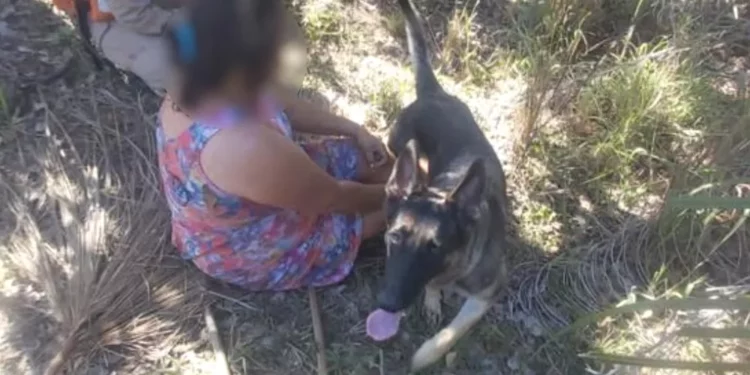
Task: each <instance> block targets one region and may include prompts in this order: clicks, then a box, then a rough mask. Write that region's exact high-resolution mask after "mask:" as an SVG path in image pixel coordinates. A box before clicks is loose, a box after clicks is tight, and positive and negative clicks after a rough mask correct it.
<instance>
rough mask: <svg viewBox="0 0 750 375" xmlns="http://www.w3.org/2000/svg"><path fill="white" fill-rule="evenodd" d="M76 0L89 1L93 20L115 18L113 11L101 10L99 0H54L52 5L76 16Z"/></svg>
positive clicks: (90, 17)
mask: <svg viewBox="0 0 750 375" xmlns="http://www.w3.org/2000/svg"><path fill="white" fill-rule="evenodd" d="M76 1H81V2H84V3H88V9H89V19H90V20H91V21H93V22H107V21H112V20H114V19H115V16H114V15H113V14H112V13H109V12H102V11H101V10H99V1H98V0H52V5H54V6H55V7H56V8H58V9H60V10H62V11H63V12H65V13H67V14H68V15H70V16H74V15H75V13H76V6H75V3H76Z"/></svg>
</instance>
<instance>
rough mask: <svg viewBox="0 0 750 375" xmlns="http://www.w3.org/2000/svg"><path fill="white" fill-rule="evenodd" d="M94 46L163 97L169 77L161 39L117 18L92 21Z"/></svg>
mask: <svg viewBox="0 0 750 375" xmlns="http://www.w3.org/2000/svg"><path fill="white" fill-rule="evenodd" d="M91 36H92V39H93V40H92V43H93V45H94V46H95V47H96V48H97V49H98V50H99V51H100V52H101V53H102V54H103V55H104V57H106V58H107V60H109V61H111V62H112V63H113V64H115V66H117V67H118V68H120V69H122V70H126V71H129V72H132V73H133V74H135V75H136V76H138V77H139V78H141V79H142V80H143V81H144V82H145V83H146V84H147V85H148V86H149V87H150V88H151V89H152V90H153V91H154V92H155V93H157V94H158V95H160V96H163V95H164V93H165V91H166V89H167V87H169V81H170V79H171V69H170V63H169V59H168V55H167V49H166V46H165V45H164V40H163V39H162V38H161V37H159V36H148V35H142V34H138V33H136V32H134V31H132V30H130V29H128V28H126V27H124V26H122V25H120V24H118V23H117V21H113V22H109V23H101V22H94V23H92V24H91Z"/></svg>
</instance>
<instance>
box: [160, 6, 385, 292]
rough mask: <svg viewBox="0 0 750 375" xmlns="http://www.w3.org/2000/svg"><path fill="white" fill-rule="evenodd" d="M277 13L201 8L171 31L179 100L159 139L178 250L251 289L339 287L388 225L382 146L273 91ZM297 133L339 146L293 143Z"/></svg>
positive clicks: (274, 9)
mask: <svg viewBox="0 0 750 375" xmlns="http://www.w3.org/2000/svg"><path fill="white" fill-rule="evenodd" d="M282 4H283V2H281V1H277V0H224V1H213V0H197V1H194V2H192V3H191V6H190V8H188V9H187V13H186V16H185V17H184V19H183V20H181V21H178V22H177V23H176V24H175V25H174V26H172V27H171V28H170V29H169V30H168V32H167V34H168V35H167V39H168V42H169V43H168V45H169V49H170V52H171V54H172V56H173V61H174V65H175V68H176V71H177V77H176V80H175V82H177V84H176V87H175V89H174V90H170V92H174V93H177V94H176V95H175V97H172V98H170V97H167V98H166V99H165V101H164V103H163V105H162V108H161V110H160V121H161V124H160V126H159V129H158V136H157V139H158V147H159V165H160V171H161V177H162V179H163V184H164V190H165V193H166V196H167V200H168V203H169V206H170V208H171V212H172V229H173V233H172V237H173V242H174V244H175V245H176V247H177V248H178V249H179V251H180V253H181V254H182V256H183V257H184V258H185V259H190V260H192V261H193V262H194V263H195V264H196V266H197V267H198V268H200V269H201V270H202V271H203V272H205V273H207V274H208V275H210V276H212V277H214V278H216V279H219V280H222V281H225V282H228V283H231V284H235V285H238V286H241V287H244V288H246V289H249V290H289V289H295V288H299V287H303V286H323V285H329V284H332V283H337V282H339V281H341V280H342V279H343V278H344V277H346V276H347V275H348V274H349V272H350V271H351V270H352V266H353V262H354V259H355V257H356V256H357V252H358V248H359V245H360V243H361V242H362V240H363V239H367V238H369V237H373V236H375V235H377V234H378V233H380V232H381V231H382V230H383V229H384V225H385V217H384V213H383V211H382V203H383V200H384V186H383V183H384V182H385V180H386V179H387V177H388V174H389V171H390V166H391V164H392V163H391V161H390V160H388V159H387V154H386V153H385V148H384V147H383V144H382V143H381V142H380V141H379V140H378V139H377V138H376V137H374V136H373V135H371V134H370V133H368V132H367V130H365V129H364V128H363V127H360V126H358V125H357V124H355V123H353V122H351V121H349V120H346V119H344V118H341V117H337V116H335V115H333V114H330V113H328V112H325V111H322V110H319V109H316V107H315V106H313V105H312V104H309V103H306V102H303V101H301V100H300V99H297V98H296V96H291V95H290V96H286V95H282V94H279V90H274V89H273V84H272V83H271V82H272V80H271V79H270V77H272V76H274V69H275V68H276V66H277V65H276V63H277V58H278V57H277V56H278V49H279V38H278V37H277V36H278V35H279V31H280V28H281V27H282V17H283V11H284V9H283V5H282ZM173 101H174V102H173ZM177 108H179V110H178V109H177ZM295 132H306V133H317V134H325V135H337V136H342V137H338V138H328V139H324V140H321V141H309V142H297V141H295V140H294V133H295Z"/></svg>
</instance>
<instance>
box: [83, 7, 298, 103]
mask: <svg viewBox="0 0 750 375" xmlns="http://www.w3.org/2000/svg"><path fill="white" fill-rule="evenodd" d="M287 20H288V21H289V22H288V27H287V28H286V29H285V30H286V34H287V35H286V36H285V38H284V39H285V41H286V43H285V45H284V47H283V48H282V56H281V59H280V64H281V66H280V67H279V70H278V71H279V74H280V77H279V79H280V80H281V81H282V83H283V84H284V85H285V86H288V87H289V88H293V89H295V90H297V89H299V88H300V87H301V86H302V79H303V78H304V75H305V73H306V70H307V50H306V45H305V41H304V35H303V34H302V30H301V29H300V27H299V25H298V24H297V22H296V21H295V20H294V17H292V16H291V14H288V17H287ZM91 37H92V43H93V44H94V46H95V47H96V49H97V50H99V51H100V53H101V54H103V55H104V57H106V58H107V59H108V60H109V61H111V62H112V63H113V64H115V66H117V67H118V68H120V69H122V70H126V71H129V72H132V73H133V74H135V75H137V76H138V77H140V78H141V79H142V80H143V81H144V82H146V84H147V85H148V86H149V87H150V88H151V89H152V90H153V91H154V92H156V93H157V94H158V95H160V96H163V95H164V93H165V92H166V90H167V87H169V86H170V81H171V80H172V79H173V74H172V73H173V72H172V69H171V64H170V62H169V55H168V51H167V49H166V48H165V47H166V45H165V44H166V43H165V41H164V39H163V37H161V36H148V35H143V34H139V33H136V32H134V31H132V30H130V29H128V28H126V27H124V26H122V25H121V24H118V23H117V21H112V22H95V23H92V24H91Z"/></svg>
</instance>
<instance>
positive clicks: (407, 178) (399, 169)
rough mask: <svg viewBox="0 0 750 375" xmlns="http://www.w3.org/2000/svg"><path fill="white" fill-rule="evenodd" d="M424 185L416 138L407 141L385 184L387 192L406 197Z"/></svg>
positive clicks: (393, 195) (391, 194) (390, 194)
mask: <svg viewBox="0 0 750 375" xmlns="http://www.w3.org/2000/svg"><path fill="white" fill-rule="evenodd" d="M422 187H423V179H422V176H421V171H420V170H419V144H418V143H417V140H416V139H413V138H412V139H411V140H409V142H407V143H406V147H404V149H403V150H402V151H401V154H399V155H398V158H396V164H395V165H394V167H393V171H392V172H391V177H390V178H389V179H388V183H386V185H385V192H386V194H387V195H388V196H392V197H405V196H408V195H409V194H411V193H413V192H415V191H417V190H419V189H421V188H422Z"/></svg>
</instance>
